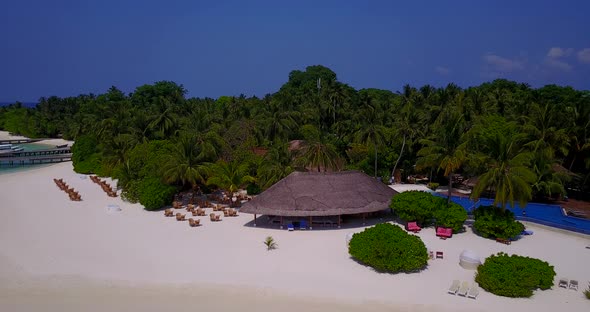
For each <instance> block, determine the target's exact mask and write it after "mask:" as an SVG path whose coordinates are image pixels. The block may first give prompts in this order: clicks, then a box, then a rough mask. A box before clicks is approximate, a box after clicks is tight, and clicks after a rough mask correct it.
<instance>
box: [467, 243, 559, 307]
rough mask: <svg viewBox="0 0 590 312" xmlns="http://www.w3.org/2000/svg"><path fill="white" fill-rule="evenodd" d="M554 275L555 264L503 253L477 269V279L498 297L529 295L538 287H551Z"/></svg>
mask: <svg viewBox="0 0 590 312" xmlns="http://www.w3.org/2000/svg"><path fill="white" fill-rule="evenodd" d="M554 278H555V270H554V269H553V266H551V265H549V263H547V262H545V261H542V260H539V259H535V258H529V257H523V256H517V255H512V256H508V255H507V254H505V253H501V252H500V253H498V254H497V255H491V256H489V257H488V258H487V259H486V260H485V262H484V264H483V265H480V266H479V267H478V268H477V274H476V276H475V281H476V282H477V283H478V284H479V286H480V287H481V288H483V289H485V290H487V291H489V292H491V293H493V294H495V295H498V296H504V297H530V296H532V295H533V291H534V290H536V289H542V290H545V289H549V288H551V286H553V279H554Z"/></svg>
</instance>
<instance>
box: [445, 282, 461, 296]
mask: <svg viewBox="0 0 590 312" xmlns="http://www.w3.org/2000/svg"><path fill="white" fill-rule="evenodd" d="M457 290H459V280H454V281H453V283H452V284H451V287H449V290H448V291H447V292H448V293H449V294H451V295H456V294H457Z"/></svg>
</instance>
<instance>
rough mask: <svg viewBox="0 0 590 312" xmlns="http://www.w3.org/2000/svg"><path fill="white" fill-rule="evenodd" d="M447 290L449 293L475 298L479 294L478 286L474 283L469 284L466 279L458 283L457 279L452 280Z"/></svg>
mask: <svg viewBox="0 0 590 312" xmlns="http://www.w3.org/2000/svg"><path fill="white" fill-rule="evenodd" d="M447 292H448V293H449V294H451V295H458V296H462V297H467V298H472V299H475V298H477V296H478V295H479V287H478V286H477V285H476V284H475V283H472V284H471V285H469V283H468V282H466V281H463V283H460V282H459V280H454V281H453V283H452V284H451V287H449V290H448V291H447Z"/></svg>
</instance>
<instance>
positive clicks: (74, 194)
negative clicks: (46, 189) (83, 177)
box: [53, 179, 82, 201]
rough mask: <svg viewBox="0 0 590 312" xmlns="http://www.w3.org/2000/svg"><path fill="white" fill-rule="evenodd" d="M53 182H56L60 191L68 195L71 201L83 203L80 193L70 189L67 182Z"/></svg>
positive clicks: (54, 180)
mask: <svg viewBox="0 0 590 312" xmlns="http://www.w3.org/2000/svg"><path fill="white" fill-rule="evenodd" d="M53 182H55V184H56V185H57V187H59V189H60V190H62V191H64V192H66V193H67V194H68V196H69V197H70V200H71V201H81V200H82V196H80V193H78V192H77V191H76V190H74V188H70V187H69V186H68V184H67V183H66V182H64V180H63V179H53Z"/></svg>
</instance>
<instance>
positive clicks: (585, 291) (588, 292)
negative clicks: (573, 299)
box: [584, 283, 590, 300]
mask: <svg viewBox="0 0 590 312" xmlns="http://www.w3.org/2000/svg"><path fill="white" fill-rule="evenodd" d="M584 295H585V296H586V299H589V300H590V283H588V289H586V290H584Z"/></svg>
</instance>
